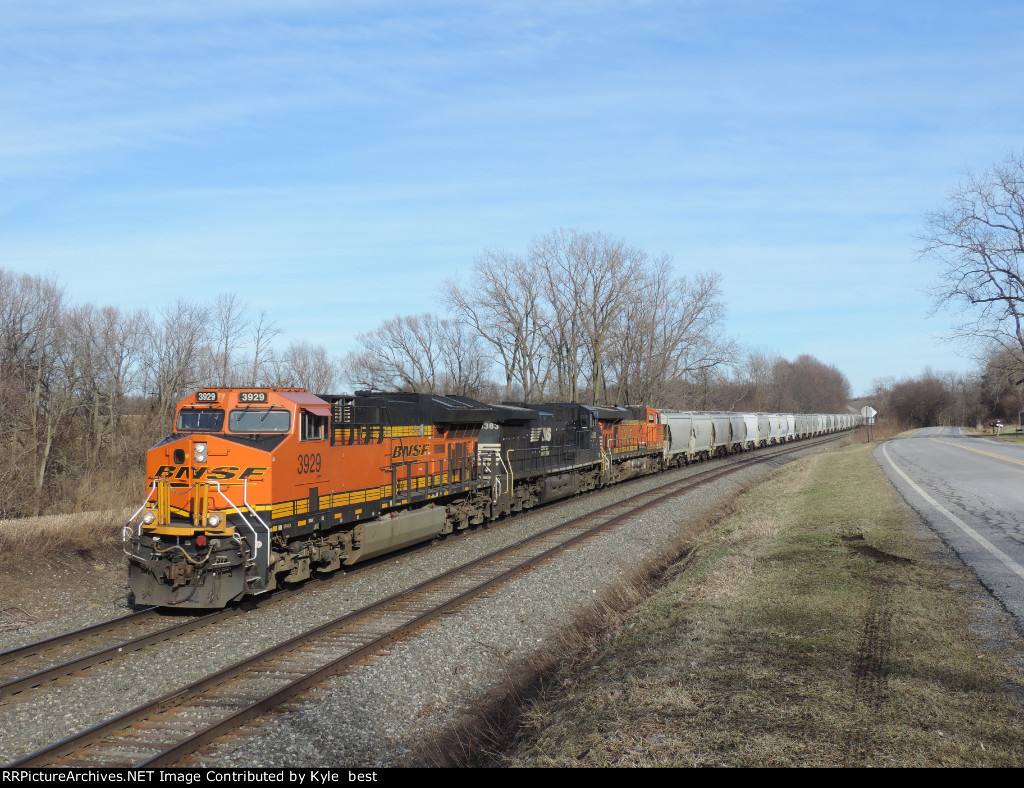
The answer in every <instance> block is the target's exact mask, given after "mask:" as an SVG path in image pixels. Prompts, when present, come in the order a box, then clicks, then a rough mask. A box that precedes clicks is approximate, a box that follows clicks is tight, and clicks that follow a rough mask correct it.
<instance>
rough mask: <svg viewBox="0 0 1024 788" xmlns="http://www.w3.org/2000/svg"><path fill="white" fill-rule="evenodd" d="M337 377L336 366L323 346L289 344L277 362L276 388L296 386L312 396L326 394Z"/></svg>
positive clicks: (307, 343)
mask: <svg viewBox="0 0 1024 788" xmlns="http://www.w3.org/2000/svg"><path fill="white" fill-rule="evenodd" d="M337 376H338V369H337V366H336V364H335V363H334V362H333V361H332V360H331V358H330V357H329V356H328V354H327V350H326V348H324V346H323V345H314V344H313V343H312V342H308V341H306V340H301V341H299V342H290V343H289V344H288V349H287V350H285V352H284V353H283V354H282V355H281V357H280V358H279V359H278V362H277V383H276V385H278V386H297V387H299V388H304V389H306V391H309V392H310V393H313V394H328V393H330V391H331V389H332V388H333V387H334V381H335V379H336V378H337Z"/></svg>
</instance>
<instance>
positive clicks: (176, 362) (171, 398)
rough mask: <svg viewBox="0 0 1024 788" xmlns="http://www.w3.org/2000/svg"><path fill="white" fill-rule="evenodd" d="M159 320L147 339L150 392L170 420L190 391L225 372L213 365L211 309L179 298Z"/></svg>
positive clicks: (159, 409)
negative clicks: (181, 400) (213, 367)
mask: <svg viewBox="0 0 1024 788" xmlns="http://www.w3.org/2000/svg"><path fill="white" fill-rule="evenodd" d="M159 317H160V321H159V322H156V321H154V322H153V324H152V325H151V327H150V330H149V334H148V337H147V339H148V341H147V347H146V356H147V359H146V370H147V382H146V391H147V393H148V394H150V395H151V396H154V397H155V398H156V401H155V403H154V404H155V405H156V411H157V413H158V414H159V415H160V416H161V417H166V416H167V415H168V414H170V413H171V411H172V410H173V409H174V406H175V405H176V404H177V403H178V401H179V400H180V399H181V398H182V397H184V396H185V394H186V393H188V390H189V389H192V388H195V387H197V386H199V385H202V384H207V383H208V382H209V381H210V380H211V378H212V377H213V376H214V375H215V374H216V373H218V372H220V371H221V370H220V369H216V370H214V369H212V368H211V365H210V359H211V356H212V353H211V352H210V344H209V338H208V321H209V319H210V308H209V307H207V306H204V305H202V304H195V303H192V302H190V301H185V300H184V299H178V301H176V302H175V303H173V304H170V305H168V306H166V307H164V308H163V309H161V310H160V313H159Z"/></svg>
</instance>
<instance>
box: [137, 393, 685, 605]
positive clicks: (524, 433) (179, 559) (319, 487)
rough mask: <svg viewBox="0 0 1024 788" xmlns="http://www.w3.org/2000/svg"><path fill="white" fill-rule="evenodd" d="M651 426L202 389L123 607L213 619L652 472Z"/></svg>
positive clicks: (596, 414) (153, 467) (181, 418)
mask: <svg viewBox="0 0 1024 788" xmlns="http://www.w3.org/2000/svg"><path fill="white" fill-rule="evenodd" d="M668 451H669V442H668V441H667V440H666V434H665V428H664V426H663V425H662V423H661V416H660V414H659V413H658V411H655V410H651V409H649V408H621V407H617V408H604V407H591V406H587V405H581V404H578V403H554V404H544V405H486V404H484V403H482V402H478V401H476V400H473V399H470V398H468V397H458V396H439V395H431V394H403V393H398V394H368V393H357V394H356V395H355V396H350V395H326V396H314V395H312V394H309V393H307V392H305V391H304V390H302V389H285V388H267V389H230V388H211V389H208V390H205V391H199V392H196V393H195V394H194V395H193V396H191V397H188V398H186V399H185V400H183V401H182V402H180V403H179V404H178V407H177V409H176V412H175V418H174V431H173V432H172V433H171V434H170V435H168V436H167V437H166V438H165V439H164V440H162V441H161V442H160V443H158V444H157V445H156V446H154V447H153V448H152V449H150V451H149V454H148V457H147V479H148V490H147V493H148V494H147V497H146V500H145V503H144V504H143V506H142V507H141V508H140V509H139V511H138V512H137V513H136V516H135V517H133V518H132V520H131V521H130V522H129V524H128V525H126V526H125V534H124V536H125V552H126V553H127V554H128V556H129V559H130V570H129V583H130V586H131V590H132V592H133V594H134V597H135V601H136V603H137V604H145V605H164V606H179V607H193V608H213V607H223V606H224V605H226V604H228V603H229V602H232V601H235V600H239V599H242V598H243V597H245V596H247V595H252V594H260V593H263V592H266V591H270V590H271V589H273V588H275V587H277V585H278V584H279V583H282V582H286V583H296V582H300V581H302V580H305V579H307V578H308V577H309V576H310V574H311V573H312V572H331V571H334V570H336V569H339V568H341V567H342V566H347V565H351V564H354V563H356V562H357V561H361V560H365V559H367V558H371V557H373V556H378V555H381V554H383V553H386V552H389V551H392V550H397V549H400V548H402V547H406V546H409V545H412V544H415V543H417V542H423V541H427V540H430V539H433V538H434V537H437V536H440V535H442V534H447V533H451V532H453V531H456V530H461V529H464V528H467V527H469V526H470V525H476V524H480V523H484V522H486V521H488V520H492V519H496V518H498V517H502V516H504V515H507V514H510V513H512V512H518V511H522V510H523V509H528V508H531V507H533V506H536V505H538V504H541V503H546V502H548V501H553V500H557V499H559V498H564V497H568V496H571V495H575V494H577V493H580V492H584V491H586V490H591V489H594V488H596V487H599V486H602V485H605V484H609V483H613V482H617V481H621V480H623V479H626V478H629V477H632V476H636V475H641V474H645V473H652V472H654V471H656V470H659V469H661V468H663V467H665V464H666V458H667V456H668Z"/></svg>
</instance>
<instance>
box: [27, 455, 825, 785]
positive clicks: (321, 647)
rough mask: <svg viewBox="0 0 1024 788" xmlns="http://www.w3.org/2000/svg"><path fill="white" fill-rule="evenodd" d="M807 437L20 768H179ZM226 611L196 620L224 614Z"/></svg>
mask: <svg viewBox="0 0 1024 788" xmlns="http://www.w3.org/2000/svg"><path fill="white" fill-rule="evenodd" d="M836 437H837V436H830V437H828V438H825V439H820V440H819V441H803V442H801V443H799V444H796V445H793V446H787V447H785V448H780V449H776V450H775V451H772V452H771V453H768V454H758V455H756V456H752V457H740V458H735V459H734V461H733V462H732V463H730V464H729V465H728V466H726V467H723V468H716V469H710V470H707V471H703V472H700V473H698V474H696V475H694V476H690V477H688V478H686V479H683V480H677V481H674V482H671V483H669V484H666V485H663V486H661V487H658V488H656V489H654V490H650V491H648V492H646V493H643V494H642V495H639V496H637V497H635V498H632V499H630V500H628V501H624V502H620V503H616V504H613V505H611V506H606V507H604V508H602V509H599V510H597V511H596V512H593V513H591V514H589V515H586V516H585V517H582V518H576V519H574V520H570V521H569V522H567V523H563V524H561V525H559V526H556V527H554V528H551V529H549V530H547V531H543V532H541V533H539V534H536V535H534V536H532V537H529V538H527V539H524V540H522V541H520V542H518V543H516V544H514V545H511V546H509V547H507V548H505V549H502V550H499V551H496V552H494V553H491V554H489V555H486V556H484V557H482V558H480V559H477V560H475V561H471V562H470V563H468V564H464V565H463V566H461V567H458V568H456V569H454V570H452V571H449V572H446V573H444V574H441V575H438V576H437V577H434V578H432V579H430V580H428V581H426V582H423V583H421V584H419V585H418V586H415V587H413V588H410V589H408V590H406V591H403V592H401V593H399V594H396V595H394V596H392V597H389V598H387V599H385V600H382V601H380V602H377V603H375V604H373V605H369V606H367V607H365V608H363V609H360V610H357V611H355V612H353V613H350V614H348V615H345V616H342V617H341V618H339V619H336V620H334V621H331V622H329V623H327V624H324V625H322V626H319V627H317V628H315V629H313V630H311V631H309V632H306V633H303V634H301V635H299V636H297V637H295V638H292V639H291V640H288V641H286V642H285V643H282V644H279V645H277V646H275V647H273V648H271V649H268V650H267V651H264V652H262V653H260V654H257V655H256V656H254V657H251V658H249V659H245V660H243V661H241V662H238V663H236V664H234V665H231V666H230V667H228V668H225V669H224V670H221V671H219V672H217V673H215V674H213V675H211V676H208V677H206V678H204V679H202V680H200V681H198V682H195V683H193V684H191V685H189V686H187V687H183V688H182V689H179V690H176V691H174V692H171V693H169V694H167V695H165V696H163V697H161V698H158V699H157V700H155V701H153V702H152V703H149V704H145V705H143V706H140V707H138V708H136V709H133V710H132V711H129V712H126V713H124V714H121V715H119V716H118V717H116V718H114V719H112V720H110V721H108V722H104V723H101V724H99V725H96V726H94V727H92V728H90V729H89V730H87V731H84V732H82V733H81V734H78V735H76V736H72V737H69V738H68V739H65V740H64V741H62V742H59V743H58V744H56V745H53V746H51V747H48V748H46V749H44V750H40V751H38V752H36V753H34V754H32V755H30V756H27V757H25V758H22V759H21V760H19V761H16V762H15V763H14V764H11V765H16V766H29V765H31V766H42V765H81V766H133V765H170V764H173V763H176V762H178V761H179V760H180V759H181V758H183V757H185V756H186V755H187V754H189V753H191V752H194V751H195V750H196V749H197V748H198V747H200V746H202V745H203V744H205V743H207V742H209V741H211V740H213V739H214V738H216V737H217V736H220V735H221V734H223V733H226V732H228V731H230V730H233V729H235V728H237V727H238V726H240V725H241V724H243V723H244V722H246V721H247V720H250V719H252V718H253V717H256V716H257V715H260V714H262V713H264V712H266V711H267V710H269V709H272V708H274V707H275V706H278V705H280V704H282V703H284V702H285V701H287V700H288V699H290V698H292V697H294V696H295V695H297V694H298V693H300V692H302V691H304V690H307V689H310V688H312V687H314V686H315V685H316V684H317V683H318V682H321V681H323V680H324V679H325V678H327V677H329V676H331V675H335V674H337V673H339V672H342V671H344V670H345V669H346V668H347V667H349V666H351V665H353V664H355V663H357V662H359V661H360V660H363V659H365V658H366V657H367V656H370V655H372V654H376V653H379V652H381V651H382V650H383V649H386V648H387V647H388V646H389V645H391V644H393V643H394V642H396V641H397V640H399V639H402V638H405V637H408V636H409V635H410V634H411V633H412V632H413V631H415V630H417V629H419V628H422V627H424V626H426V625H427V624H428V623H430V622H431V621H433V620H435V619H436V618H437V617H438V616H441V615H443V614H445V613H448V612H450V611H452V610H454V609H456V608H458V607H460V606H461V605H463V604H464V603H466V602H467V601H469V600H471V599H473V598H475V597H478V596H480V595H481V594H484V593H485V592H487V591H489V590H491V589H493V588H494V587H495V586H497V585H499V584H501V583H503V582H505V581H507V580H509V579H511V578H513V577H516V576H518V575H519V574H521V573H522V572H524V571H527V570H529V569H530V567H531V566H532V565H533V564H535V563H537V562H540V561H543V560H545V559H547V558H549V557H552V556H553V555H555V554H557V553H560V552H562V551H564V550H566V549H568V548H570V547H571V546H572V545H574V544H577V543H579V542H580V541H582V540H584V539H587V538H589V537H591V536H593V535H595V534H597V533H600V532H602V531H604V530H607V529H609V528H613V527H614V526H615V525H617V524H619V523H621V522H623V521H625V520H627V519H629V518H632V517H633V516H635V515H637V514H638V513H640V512H642V511H644V510H646V509H650V508H653V507H656V506H659V505H660V504H663V503H665V502H666V501H668V500H670V499H672V498H675V497H678V496H680V495H683V494H685V493H687V492H689V491H691V490H693V489H695V488H697V487H700V486H702V485H704V484H707V483H709V482H711V481H714V480H717V479H719V478H721V477H723V476H726V475H729V474H732V473H735V472H736V471H738V470H740V469H742V468H744V467H746V466H747V465H749V464H756V463H772V461H773V460H775V459H776V458H778V457H779V456H780V455H786V454H789V453H792V452H795V451H801V450H805V449H807V448H809V447H813V446H814V445H816V444H818V443H822V442H829V441H831V440H834V439H835V438H836ZM234 612H235V611H225V612H222V613H218V614H214V616H212V617H204V618H202V619H199V620H197V621H196V623H195V625H196V626H199V625H203V623H204V622H207V619H208V618H209V619H211V620H210V621H209V622H207V623H208V624H212V623H215V621H214V620H212V619H216V620H220V619H219V616H222V615H225V614H226V613H229V614H233V613H234Z"/></svg>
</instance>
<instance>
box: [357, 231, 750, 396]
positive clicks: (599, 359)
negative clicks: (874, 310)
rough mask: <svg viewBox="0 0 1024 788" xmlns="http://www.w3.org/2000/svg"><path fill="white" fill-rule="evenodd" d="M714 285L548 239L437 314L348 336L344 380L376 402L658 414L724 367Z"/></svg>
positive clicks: (586, 243)
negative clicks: (387, 397)
mask: <svg viewBox="0 0 1024 788" xmlns="http://www.w3.org/2000/svg"><path fill="white" fill-rule="evenodd" d="M720 285H721V277H720V276H719V275H718V274H712V273H698V274H695V275H694V276H692V277H686V276H678V275H676V274H675V272H674V270H673V266H672V261H671V259H670V258H668V257H667V256H660V257H652V256H650V255H648V254H647V253H646V252H644V251H643V250H641V249H638V248H636V247H633V246H629V245H627V244H626V243H624V242H623V241H620V240H617V239H614V238H610V237H609V236H607V235H604V234H602V233H597V232H583V231H579V230H555V231H552V232H550V233H548V234H547V235H544V236H541V237H538V238H535V239H534V240H533V241H532V242H531V243H530V245H529V247H528V248H527V249H526V250H525V251H521V252H512V251H507V250H504V249H487V250H485V251H484V252H482V253H481V254H480V255H479V256H478V257H477V259H476V260H475V262H474V264H473V268H472V271H471V272H470V273H469V275H468V276H467V277H466V278H465V279H449V280H448V281H446V282H444V284H443V285H442V288H441V294H440V302H441V305H442V306H443V307H444V308H445V310H446V311H445V312H444V313H442V314H434V313H425V314H421V315H405V316H402V315H399V316H396V317H394V318H392V319H389V320H386V321H384V322H383V323H382V324H381V325H380V326H379V327H378V328H376V329H374V330H372V331H369V332H366V333H363V334H360V335H359V336H358V337H357V342H358V344H359V346H360V347H359V349H357V350H355V351H352V352H351V353H349V354H348V356H347V357H346V358H345V360H344V366H343V369H344V374H345V376H346V377H347V378H348V379H349V380H351V381H353V382H354V383H355V384H356V385H358V386H361V387H362V388H366V389H374V390H396V389H397V390H406V391H424V392H425V391H447V392H449V393H458V394H466V395H472V396H478V397H481V398H483V399H492V400H496V399H500V400H503V401H522V402H540V401H544V400H560V401H571V402H588V403H591V404H610V405H621V404H627V403H630V404H634V403H638V402H643V403H646V404H650V405H654V406H658V405H666V404H669V403H670V402H678V401H680V396H681V394H682V393H683V390H684V389H686V388H687V387H688V386H690V385H691V384H693V383H694V382H695V381H697V380H698V379H699V378H700V377H701V376H706V375H707V374H709V373H711V372H712V371H713V370H715V369H717V368H719V367H722V366H723V365H727V364H729V363H730V362H732V361H733V360H734V358H735V357H736V354H737V345H736V343H735V342H734V341H732V340H731V339H729V338H727V337H726V336H725V335H724V333H723V330H722V324H723V319H724V316H725V303H724V301H723V300H722V295H721V287H720Z"/></svg>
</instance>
